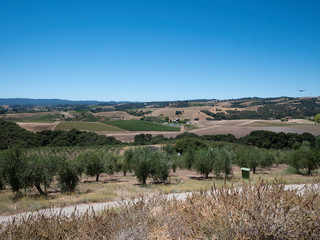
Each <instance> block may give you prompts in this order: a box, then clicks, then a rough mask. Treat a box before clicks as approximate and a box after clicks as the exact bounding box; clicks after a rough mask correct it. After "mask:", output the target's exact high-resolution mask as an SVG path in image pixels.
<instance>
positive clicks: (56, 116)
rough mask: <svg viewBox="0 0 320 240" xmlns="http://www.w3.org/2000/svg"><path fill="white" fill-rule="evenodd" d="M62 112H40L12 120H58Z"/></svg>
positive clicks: (38, 121)
mask: <svg viewBox="0 0 320 240" xmlns="http://www.w3.org/2000/svg"><path fill="white" fill-rule="evenodd" d="M59 119H60V114H59V113H52V114H45V115H44V114H39V115H34V116H29V117H24V118H13V119H12V120H13V121H15V122H37V123H47V122H56V121H59Z"/></svg>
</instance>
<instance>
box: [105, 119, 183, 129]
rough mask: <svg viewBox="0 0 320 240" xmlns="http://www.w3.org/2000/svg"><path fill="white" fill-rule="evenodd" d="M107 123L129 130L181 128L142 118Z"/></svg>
mask: <svg viewBox="0 0 320 240" xmlns="http://www.w3.org/2000/svg"><path fill="white" fill-rule="evenodd" d="M106 123H107V124H110V125H113V126H117V127H119V128H122V129H125V130H128V131H180V128H177V127H171V126H165V125H161V124H157V123H152V122H146V121H140V120H119V121H107V122H106Z"/></svg>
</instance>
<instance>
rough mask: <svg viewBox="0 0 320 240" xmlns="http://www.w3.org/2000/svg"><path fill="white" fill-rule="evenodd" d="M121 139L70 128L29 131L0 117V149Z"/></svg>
mask: <svg viewBox="0 0 320 240" xmlns="http://www.w3.org/2000/svg"><path fill="white" fill-rule="evenodd" d="M120 143H121V141H119V140H116V139H115V138H114V137H106V136H103V135H98V134H96V133H94V132H85V131H79V130H76V129H72V130H70V131H50V130H46V131H42V132H37V133H32V132H29V131H27V130H25V129H23V128H21V127H20V126H18V125H17V124H16V123H13V122H9V121H4V120H2V119H0V150H2V149H8V148H10V147H13V146H20V147H26V148H27V147H41V146H94V145H115V144H120Z"/></svg>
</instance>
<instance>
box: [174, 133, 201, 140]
mask: <svg viewBox="0 0 320 240" xmlns="http://www.w3.org/2000/svg"><path fill="white" fill-rule="evenodd" d="M182 138H200V136H199V135H197V134H195V133H190V132H184V133H180V134H178V135H177V136H176V139H182Z"/></svg>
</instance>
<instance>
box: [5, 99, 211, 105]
mask: <svg viewBox="0 0 320 240" xmlns="http://www.w3.org/2000/svg"><path fill="white" fill-rule="evenodd" d="M212 100H215V99H193V100H181V101H179V100H177V101H155V102H149V103H162V102H168V103H171V102H208V101H212ZM123 103H144V102H139V101H96V100H83V101H80V100H65V99H32V98H0V106H1V105H9V106H13V105H33V106H34V105H41V106H55V105H64V104H67V105H80V104H83V105H94V104H100V105H117V104H123Z"/></svg>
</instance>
